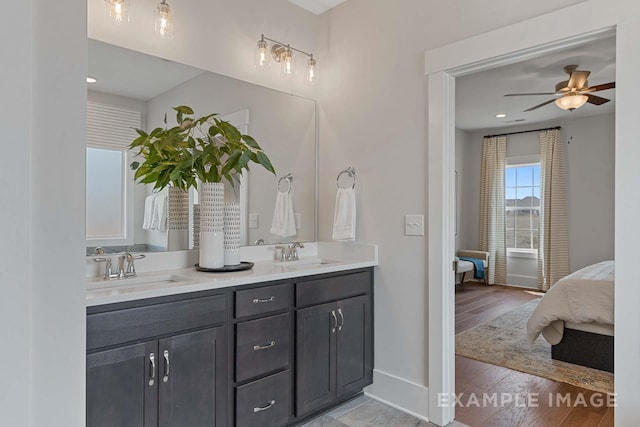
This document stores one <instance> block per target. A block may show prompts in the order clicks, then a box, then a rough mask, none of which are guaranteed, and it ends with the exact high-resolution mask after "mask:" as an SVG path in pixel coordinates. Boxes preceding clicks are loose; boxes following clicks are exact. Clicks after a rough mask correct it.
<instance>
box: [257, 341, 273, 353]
mask: <svg viewBox="0 0 640 427" xmlns="http://www.w3.org/2000/svg"><path fill="white" fill-rule="evenodd" d="M274 345H276V342H275V341H271V342H270V343H269V344H267V345H254V346H253V351H260V350H266V349H268V348H271V347H273V346H274Z"/></svg>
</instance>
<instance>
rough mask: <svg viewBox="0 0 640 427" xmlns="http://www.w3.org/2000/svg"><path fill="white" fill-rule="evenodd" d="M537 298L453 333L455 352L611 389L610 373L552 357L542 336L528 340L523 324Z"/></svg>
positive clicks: (597, 388)
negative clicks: (534, 339) (456, 333)
mask: <svg viewBox="0 0 640 427" xmlns="http://www.w3.org/2000/svg"><path fill="white" fill-rule="evenodd" d="M538 301H539V299H535V300H533V301H531V302H528V303H527V304H524V305H522V306H520V307H518V308H516V309H515V310H513V311H510V312H508V313H505V314H503V315H501V316H499V317H496V318H495V319H493V320H490V321H488V322H486V323H482V324H480V325H478V326H475V327H473V328H471V329H468V330H466V331H464V332H461V333H459V334H458V335H456V354H458V355H460V356H464V357H468V358H470V359H475V360H480V361H482V362H486V363H490V364H492V365H498V366H504V367H505V368H509V369H514V370H516V371H521V372H526V373H528V374H532V375H537V376H539V377H543V378H548V379H550V380H554V381H559V382H563V383H568V384H572V385H575V386H578V387H583V388H586V389H589V390H594V391H598V392H602V393H613V374H611V373H609V372H605V371H600V370H597V369H592V368H587V367H584V366H579V365H574V364H571V363H566V362H561V361H558V360H553V359H551V344H549V343H548V342H547V341H545V339H544V338H542V336H540V337H538V339H537V340H536V341H535V342H534V343H533V344H530V343H529V341H528V340H527V334H526V327H527V320H528V319H529V316H530V315H531V313H532V312H533V310H534V309H535V308H536V305H537V304H538Z"/></svg>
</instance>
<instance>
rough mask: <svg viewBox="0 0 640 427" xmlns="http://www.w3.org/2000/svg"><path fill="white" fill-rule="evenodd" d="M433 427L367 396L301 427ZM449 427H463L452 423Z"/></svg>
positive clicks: (455, 422)
mask: <svg viewBox="0 0 640 427" xmlns="http://www.w3.org/2000/svg"><path fill="white" fill-rule="evenodd" d="M378 426H380V427H433V426H434V424H431V423H428V422H426V421H422V420H419V419H417V418H415V417H413V416H411V415H409V414H406V413H404V412H402V411H399V410H397V409H395V408H392V407H391V406H388V405H385V404H384V403H381V402H378V401H377V400H374V399H371V398H370V397H367V396H360V397H358V398H356V399H353V400H350V401H348V402H346V403H344V404H343V405H341V406H338V407H337V408H335V409H333V410H332V411H331V412H328V413H326V414H324V415H321V416H319V417H318V418H315V419H312V420H311V421H309V422H308V423H306V424H304V425H303V426H302V427H378ZM449 427H465V425H464V424H461V423H459V422H457V421H454V422H453V423H452V424H450V425H449Z"/></svg>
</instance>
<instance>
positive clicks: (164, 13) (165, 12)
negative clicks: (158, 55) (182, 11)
mask: <svg viewBox="0 0 640 427" xmlns="http://www.w3.org/2000/svg"><path fill="white" fill-rule="evenodd" d="M155 32H156V34H158V35H159V36H160V37H161V38H163V39H172V38H173V16H172V14H171V7H170V6H169V5H168V4H167V2H166V1H165V0H162V1H161V2H160V3H158V7H156V12H155Z"/></svg>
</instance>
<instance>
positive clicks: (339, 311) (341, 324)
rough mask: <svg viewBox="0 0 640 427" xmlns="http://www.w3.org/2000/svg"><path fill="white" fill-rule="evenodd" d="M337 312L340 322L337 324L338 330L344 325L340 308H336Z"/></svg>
mask: <svg viewBox="0 0 640 427" xmlns="http://www.w3.org/2000/svg"><path fill="white" fill-rule="evenodd" d="M338 314H339V315H340V324H339V325H338V330H339V331H341V330H342V326H343V325H344V314H342V309H341V308H339V309H338Z"/></svg>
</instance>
